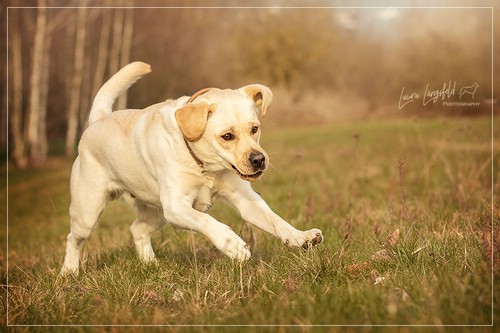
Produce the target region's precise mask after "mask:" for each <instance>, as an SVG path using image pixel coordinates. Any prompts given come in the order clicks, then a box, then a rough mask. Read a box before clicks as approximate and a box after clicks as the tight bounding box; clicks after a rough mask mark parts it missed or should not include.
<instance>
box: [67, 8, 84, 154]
mask: <svg viewBox="0 0 500 333" xmlns="http://www.w3.org/2000/svg"><path fill="white" fill-rule="evenodd" d="M82 6H84V5H82ZM86 24H87V8H86V7H79V8H78V15H77V19H76V41H75V58H74V69H73V80H72V82H71V98H70V101H69V102H70V104H69V109H68V130H67V132H66V156H73V155H74V153H75V143H76V135H77V131H78V118H79V117H78V107H79V106H80V96H81V87H82V77H83V60H84V59H83V56H84V52H85V34H86Z"/></svg>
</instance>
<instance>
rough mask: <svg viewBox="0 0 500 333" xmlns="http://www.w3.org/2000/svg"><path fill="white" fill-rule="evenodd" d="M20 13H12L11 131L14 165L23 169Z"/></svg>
mask: <svg viewBox="0 0 500 333" xmlns="http://www.w3.org/2000/svg"><path fill="white" fill-rule="evenodd" d="M19 20H20V16H19V11H17V10H13V11H12V22H13V23H14V24H15V25H13V29H12V35H11V44H10V45H11V46H10V51H11V59H12V70H11V72H10V73H12V74H11V75H12V109H11V110H12V111H11V113H10V131H11V135H12V158H13V159H14V164H15V165H16V166H17V167H18V168H21V169H24V168H26V167H27V166H28V157H27V155H26V143H25V140H24V135H23V62H22V46H21V32H20V31H19V28H20V25H19Z"/></svg>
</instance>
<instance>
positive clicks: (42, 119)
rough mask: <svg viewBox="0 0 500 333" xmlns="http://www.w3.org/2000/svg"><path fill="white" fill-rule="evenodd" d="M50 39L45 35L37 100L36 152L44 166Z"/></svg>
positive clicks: (47, 144) (46, 141) (47, 150)
mask: <svg viewBox="0 0 500 333" xmlns="http://www.w3.org/2000/svg"><path fill="white" fill-rule="evenodd" d="M51 42H52V39H51V37H50V36H49V35H45V42H44V44H43V50H42V51H43V55H42V73H41V74H42V76H41V78H40V84H41V87H40V99H39V107H38V111H39V118H38V151H39V154H40V157H41V158H42V160H40V162H41V163H42V164H45V161H46V159H47V155H48V152H49V143H48V140H47V98H48V94H49V76H50V70H49V69H50V46H51Z"/></svg>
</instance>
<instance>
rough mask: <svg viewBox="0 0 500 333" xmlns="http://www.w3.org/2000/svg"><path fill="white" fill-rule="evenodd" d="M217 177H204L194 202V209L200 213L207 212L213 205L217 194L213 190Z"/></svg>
mask: <svg viewBox="0 0 500 333" xmlns="http://www.w3.org/2000/svg"><path fill="white" fill-rule="evenodd" d="M214 183H215V176H212V175H204V176H203V179H202V181H201V184H200V187H199V188H198V193H197V195H196V198H195V200H194V202H193V208H194V209H196V210H198V211H200V212H207V211H208V210H209V209H210V208H211V207H212V204H213V199H214V196H215V192H214V190H213V188H214Z"/></svg>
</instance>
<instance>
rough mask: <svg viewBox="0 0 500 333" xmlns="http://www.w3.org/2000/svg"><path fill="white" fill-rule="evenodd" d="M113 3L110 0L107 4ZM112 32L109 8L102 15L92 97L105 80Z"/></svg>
mask: <svg viewBox="0 0 500 333" xmlns="http://www.w3.org/2000/svg"><path fill="white" fill-rule="evenodd" d="M108 5H111V3H110V2H109V1H107V2H106V3H105V6H108ZM110 32H111V11H110V10H109V9H107V10H105V11H104V14H103V17H102V26H101V34H100V36H99V46H98V47H99V48H98V50H97V59H96V64H95V73H94V79H93V81H92V92H91V95H92V96H91V98H94V97H95V95H96V94H97V91H98V90H99V88H101V86H102V84H103V81H104V72H105V70H106V63H107V60H108V45H109V35H110ZM87 118H88V114H87Z"/></svg>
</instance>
